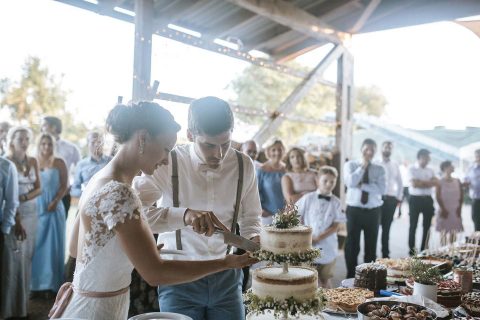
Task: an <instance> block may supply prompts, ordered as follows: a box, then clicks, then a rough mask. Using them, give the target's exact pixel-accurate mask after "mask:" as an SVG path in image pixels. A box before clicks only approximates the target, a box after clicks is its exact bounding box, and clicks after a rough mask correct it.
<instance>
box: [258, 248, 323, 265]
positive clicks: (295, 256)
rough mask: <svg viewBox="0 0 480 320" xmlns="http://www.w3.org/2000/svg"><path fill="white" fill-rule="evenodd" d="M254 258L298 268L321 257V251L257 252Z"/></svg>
mask: <svg viewBox="0 0 480 320" xmlns="http://www.w3.org/2000/svg"><path fill="white" fill-rule="evenodd" d="M252 257H254V258H256V259H258V260H260V261H270V262H276V263H288V264H291V265H295V266H298V265H300V264H302V263H312V262H313V261H314V260H315V259H316V258H318V257H320V250H319V249H310V250H307V251H304V252H289V253H282V254H280V253H273V252H271V251H267V250H257V251H255V252H253V253H252Z"/></svg>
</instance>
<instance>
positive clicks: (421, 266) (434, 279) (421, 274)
mask: <svg viewBox="0 0 480 320" xmlns="http://www.w3.org/2000/svg"><path fill="white" fill-rule="evenodd" d="M410 275H411V276H412V277H413V278H414V280H415V282H418V283H421V284H425V285H434V284H437V283H438V282H440V281H441V280H442V279H443V278H442V274H441V273H440V271H439V270H438V268H434V267H432V265H430V264H426V263H424V262H423V261H422V260H420V259H418V258H412V259H411V260H410Z"/></svg>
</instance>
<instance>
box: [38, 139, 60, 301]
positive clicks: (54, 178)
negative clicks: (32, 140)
mask: <svg viewBox="0 0 480 320" xmlns="http://www.w3.org/2000/svg"><path fill="white" fill-rule="evenodd" d="M54 148H55V140H54V138H53V137H52V136H51V135H49V134H42V135H41V136H40V138H39V143H38V146H37V150H38V156H37V158H38V164H39V168H40V181H41V183H42V193H41V195H40V197H38V198H37V212H38V229H37V239H36V242H35V250H34V255H33V261H32V284H31V289H32V291H44V292H46V293H48V292H50V291H51V292H52V293H55V292H57V291H58V289H59V288H60V286H61V285H62V283H63V281H64V263H65V208H64V207H63V203H62V201H61V200H62V197H63V195H64V194H65V191H66V190H67V185H68V173H67V166H66V165H65V162H64V161H63V160H62V159H61V158H57V157H55V156H54V154H55V153H54V151H55V150H54Z"/></svg>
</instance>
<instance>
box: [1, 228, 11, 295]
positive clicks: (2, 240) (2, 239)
mask: <svg viewBox="0 0 480 320" xmlns="http://www.w3.org/2000/svg"><path fill="white" fill-rule="evenodd" d="M1 226H2V223H1V222H0V227H1ZM13 228H14V227H12V230H10V232H14V231H13ZM4 237H5V235H4V234H3V232H2V231H0V275H1V274H3V268H2V266H3V263H2V260H3V244H4ZM2 291H3V283H2V277H1V276H0V301H3V297H2Z"/></svg>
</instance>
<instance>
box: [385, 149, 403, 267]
mask: <svg viewBox="0 0 480 320" xmlns="http://www.w3.org/2000/svg"><path fill="white" fill-rule="evenodd" d="M392 149H393V143H392V142H391V141H384V142H383V143H382V160H381V161H380V164H381V165H382V167H383V169H385V180H386V189H385V194H384V195H383V197H382V200H383V205H382V215H381V219H380V225H381V226H382V236H381V239H382V256H383V258H389V254H390V250H389V248H388V240H389V238H390V226H391V225H392V221H393V215H394V214H395V209H396V208H397V206H399V205H400V204H401V203H402V194H403V183H402V175H401V174H400V167H399V166H398V164H397V163H396V162H395V161H392V160H391V159H390V157H391V155H392Z"/></svg>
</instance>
